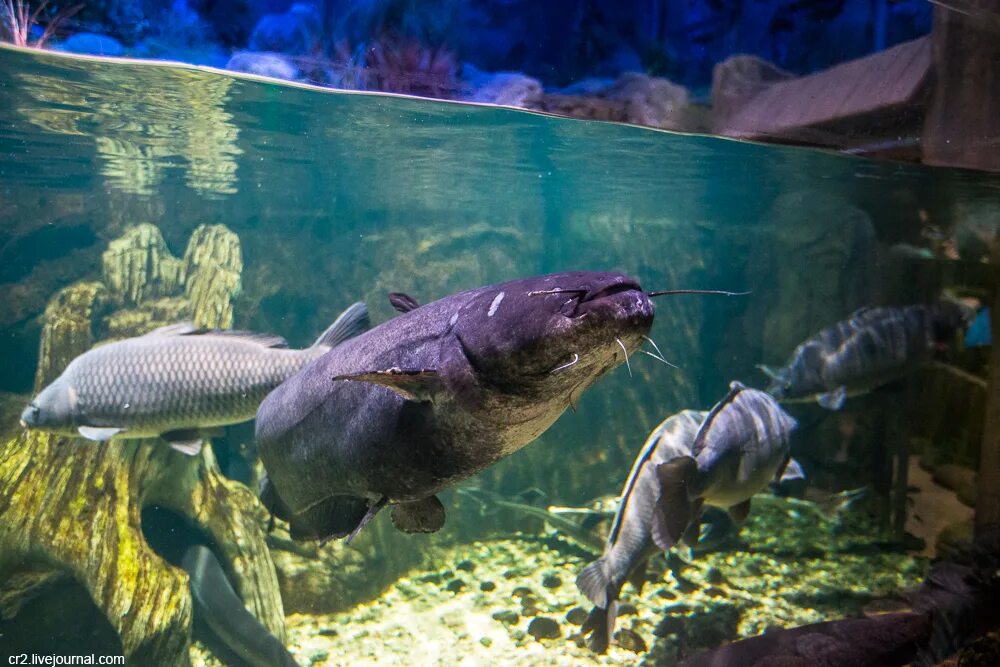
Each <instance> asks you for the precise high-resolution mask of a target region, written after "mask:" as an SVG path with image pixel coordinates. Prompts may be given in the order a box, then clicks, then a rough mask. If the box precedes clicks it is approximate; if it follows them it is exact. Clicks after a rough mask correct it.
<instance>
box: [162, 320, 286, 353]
mask: <svg viewBox="0 0 1000 667" xmlns="http://www.w3.org/2000/svg"><path fill="white" fill-rule="evenodd" d="M146 335H147V336H224V337H226V338H242V339H243V340H247V341H250V342H252V343H256V344H257V345H260V346H261V347H273V348H285V347H288V341H287V340H285V339H284V338H282V337H281V336H275V335H274V334H267V333H260V332H258V331H243V330H240V329H198V328H196V327H195V326H194V325H193V324H191V323H190V322H181V323H180V324H168V325H167V326H165V327H160V328H159V329H153V330H152V331H150V332H149V333H148V334H146Z"/></svg>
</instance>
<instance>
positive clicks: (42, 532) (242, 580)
mask: <svg viewBox="0 0 1000 667" xmlns="http://www.w3.org/2000/svg"><path fill="white" fill-rule="evenodd" d="M194 244H208V245H212V247H197V248H191V247H189V249H188V253H187V256H186V260H185V261H186V265H185V266H184V272H183V274H182V275H177V276H176V277H175V276H174V275H173V274H171V280H169V281H168V282H169V286H170V288H171V290H179V289H183V286H184V284H185V283H187V284H188V285H206V284H212V285H215V288H214V289H202V290H200V291H199V304H198V307H197V308H196V309H195V308H191V307H190V306H187V307H186V308H185V309H186V310H187V312H188V313H190V312H191V310H197V313H198V318H199V319H200V321H199V319H196V324H198V325H201V326H218V325H220V324H222V323H223V322H224V323H225V324H226V325H228V324H229V323H230V322H231V317H232V304H231V298H232V297H233V296H234V295H235V293H236V292H237V291H238V288H239V272H240V270H241V269H242V263H241V259H240V253H239V239H238V238H237V237H236V236H235V234H233V233H232V232H229V230H227V229H225V228H223V227H211V228H200V229H199V230H198V232H196V234H195V236H194V237H193V239H192V245H194ZM115 248H125V249H127V254H128V257H127V260H128V261H122V262H119V264H120V265H121V266H122V267H124V268H125V269H127V271H123V272H122V273H124V274H127V275H115V276H114V277H112V278H109V276H108V266H109V263H108V262H106V263H105V274H106V275H105V281H104V282H103V283H78V284H76V285H72V286H70V287H68V288H66V289H64V290H62V291H61V292H60V293H59V294H57V295H56V296H55V297H54V298H53V300H52V301H51V302H50V304H49V307H48V308H47V310H46V324H45V328H44V330H43V333H42V342H41V350H42V355H41V361H40V364H39V370H38V375H37V381H38V383H39V386H41V385H43V384H45V383H47V382H49V381H51V380H52V379H53V378H55V377H56V376H58V375H59V373H60V372H61V370H62V368H63V367H64V366H65V364H66V363H68V361H69V360H71V359H72V358H73V357H75V356H77V355H79V354H81V353H83V352H84V351H86V350H87V349H88V348H89V347H90V346H91V345H92V343H93V338H94V331H95V329H96V328H97V324H96V321H97V320H99V319H100V315H101V312H102V309H103V308H104V307H105V305H106V304H108V303H118V304H122V305H132V306H136V307H138V308H141V307H142V306H143V304H142V299H141V298H140V299H136V298H135V297H136V295H143V294H145V295H146V296H147V297H148V298H163V297H164V296H165V295H166V292H164V293H163V294H161V293H160V292H161V290H160V289H155V290H153V289H147V288H145V287H144V286H143V285H142V284H141V283H142V281H143V280H145V279H148V278H147V277H144V276H152V274H150V273H149V272H143V271H140V270H136V267H140V268H141V267H143V266H153V265H154V264H152V263H149V262H147V261H146V260H147V259H150V258H151V256H152V255H153V254H156V255H157V257H159V258H160V259H161V260H162V263H163V264H164V265H169V266H171V267H173V266H180V260H173V258H172V257H166V256H165V255H164V253H165V252H166V250H165V248H166V246H165V245H164V244H163V241H162V237H161V236H160V235H159V231H158V230H156V228H155V227H152V226H151V225H145V226H140V227H137V228H133V230H131V231H130V232H128V233H126V236H125V237H123V239H120V240H119V241H117V242H114V243H112V249H115ZM109 251H110V249H109ZM106 259H107V258H106ZM171 260H172V261H171ZM110 264H112V265H113V264H115V262H111V263H110ZM112 268H113V267H112ZM171 271H173V269H171ZM153 273H156V272H153ZM156 275H159V274H156ZM219 276H221V277H222V278H221V279H219V278H218V277H219ZM234 276H235V277H234ZM167 291H168V292H169V291H170V290H167ZM170 298H177V297H170ZM222 301H225V303H222ZM130 312H131V311H118V312H117V313H113V314H111V315H109V316H108V318H105V320H107V319H109V318H112V317H115V316H117V320H116V321H135V322H137V323H140V324H141V325H142V326H144V327H146V328H151V327H152V326H153V325H158V324H164V322H151V321H150V320H149V318H148V317H139V318H134V317H133V318H131V319H130V317H128V315H129V313H130ZM171 312H174V311H171ZM123 313H124V315H125V316H124V317H123ZM147 314H148V313H147ZM213 318H217V319H215V321H212V320H213ZM220 319H221V320H222V322H220V321H218V320H220ZM135 333H141V332H132V334H133V335H134V334H135ZM150 505H159V506H162V507H165V508H167V509H170V510H172V511H174V512H176V513H177V514H179V515H181V516H183V517H185V518H187V519H188V520H189V521H190V522H191V523H192V524H193V525H194V526H196V527H197V528H200V529H201V530H203V531H204V532H205V533H206V534H207V535H209V536H210V537H211V538H212V540H213V542H214V546H215V547H216V550H217V551H218V555H219V556H221V558H222V560H223V561H224V563H226V564H227V565H228V568H227V569H228V574H229V575H230V578H231V579H232V581H233V584H234V587H235V588H236V589H237V591H239V593H240V594H241V595H242V597H243V600H244V602H245V603H246V605H247V607H248V608H249V609H250V611H251V612H252V613H253V614H254V615H255V616H256V617H257V618H258V619H259V620H260V621H261V622H262V623H263V624H264V625H265V626H266V627H267V628H268V629H269V630H270V631H271V632H272V633H273V634H274V635H275V636H277V637H278V638H280V639H282V640H284V637H285V630H284V613H283V609H282V604H281V597H280V594H279V591H278V580H277V576H276V574H275V569H274V564H273V563H272V561H271V557H270V554H269V552H268V550H267V546H266V542H265V535H264V532H263V530H262V526H263V525H264V522H265V512H264V509H263V507H262V506H261V505H260V504H259V503H258V502H257V499H256V497H255V496H254V494H253V493H252V492H251V491H250V490H249V489H248V488H246V487H245V486H243V485H242V484H239V483H237V482H233V481H230V480H227V479H226V478H225V477H224V476H223V475H222V473H221V472H220V471H219V467H218V465H217V464H216V462H215V459H214V456H213V455H212V452H211V448H210V447H205V448H204V449H203V450H202V453H201V454H200V455H199V456H195V457H188V456H184V455H183V454H180V453H179V452H175V451H173V450H172V449H170V448H169V447H168V446H167V445H166V444H165V443H163V442H162V441H158V440H141V441H139V440H135V441H115V442H112V443H105V444H97V443H81V442H79V441H76V440H74V439H73V438H69V437H64V436H58V435H53V434H48V433H40V432H37V431H36V432H31V433H21V434H19V435H18V436H16V437H15V438H13V439H11V440H9V441H7V442H5V443H2V444H0V614H3V615H5V616H10V615H13V614H16V612H17V610H18V608H19V602H18V600H19V598H23V597H24V596H25V595H27V594H29V593H30V591H31V590H33V589H37V588H38V587H39V586H40V585H43V584H46V583H50V582H51V581H52V580H53V579H55V578H58V577H62V576H71V577H73V578H75V579H76V580H77V581H78V582H80V583H81V584H82V585H83V586H84V587H85V588H86V590H87V591H88V592H89V593H90V596H91V598H92V599H93V601H94V603H95V604H96V605H97V607H98V608H100V609H101V611H102V612H103V613H104V614H105V615H106V617H107V619H108V621H109V622H110V624H111V626H112V627H113V628H114V629H115V630H116V631H117V632H118V634H119V636H120V638H121V644H122V648H123V651H124V653H125V655H126V657H127V658H128V659H129V662H130V664H135V665H184V664H188V663H189V657H188V646H189V644H190V640H191V621H192V603H191V597H190V594H189V590H188V577H187V574H186V573H185V572H184V571H183V570H181V569H179V568H175V567H173V566H171V565H170V564H168V563H167V562H166V561H165V560H164V559H163V558H161V557H160V556H159V555H158V554H157V553H156V552H154V551H153V550H152V548H151V547H150V546H149V545H148V544H147V543H146V540H145V538H144V536H143V533H142V526H141V512H142V509H143V508H144V507H147V506H150Z"/></svg>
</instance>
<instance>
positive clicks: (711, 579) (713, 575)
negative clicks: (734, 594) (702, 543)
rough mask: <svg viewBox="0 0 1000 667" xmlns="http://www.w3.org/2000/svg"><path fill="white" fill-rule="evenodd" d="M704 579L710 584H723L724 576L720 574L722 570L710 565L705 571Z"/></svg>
mask: <svg viewBox="0 0 1000 667" xmlns="http://www.w3.org/2000/svg"><path fill="white" fill-rule="evenodd" d="M705 581H707V582H708V583H710V584H723V583H725V582H726V577H725V575H724V574H722V570H720V569H719V568H717V567H710V568H708V571H707V572H705Z"/></svg>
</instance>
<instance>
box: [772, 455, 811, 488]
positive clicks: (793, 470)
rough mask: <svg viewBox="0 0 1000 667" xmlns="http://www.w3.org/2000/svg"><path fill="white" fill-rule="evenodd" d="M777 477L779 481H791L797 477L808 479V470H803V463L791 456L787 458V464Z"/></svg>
mask: <svg viewBox="0 0 1000 667" xmlns="http://www.w3.org/2000/svg"><path fill="white" fill-rule="evenodd" d="M777 478H778V481H779V482H791V481H794V480H797V479H806V471H805V470H803V468H802V464H801V463H799V462H798V461H796V460H795V459H793V458H792V457H791V456H789V457H788V458H787V459H786V460H785V465H784V467H783V468H782V470H779V471H778V476H777Z"/></svg>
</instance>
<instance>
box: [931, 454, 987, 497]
mask: <svg viewBox="0 0 1000 667" xmlns="http://www.w3.org/2000/svg"><path fill="white" fill-rule="evenodd" d="M933 477H934V481H935V482H937V483H938V484H940V485H941V486H943V487H945V488H946V489H951V490H952V491H954V492H955V494H956V495H957V496H958V499H959V500H961V501H962V502H963V503H965V504H966V505H968V506H969V507H975V506H976V495H977V494H978V489H977V488H976V471H975V470H973V469H972V468H968V467H966V466H963V465H958V464H956V463H945V464H942V465H939V466H937V467H935V468H934V474H933Z"/></svg>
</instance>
